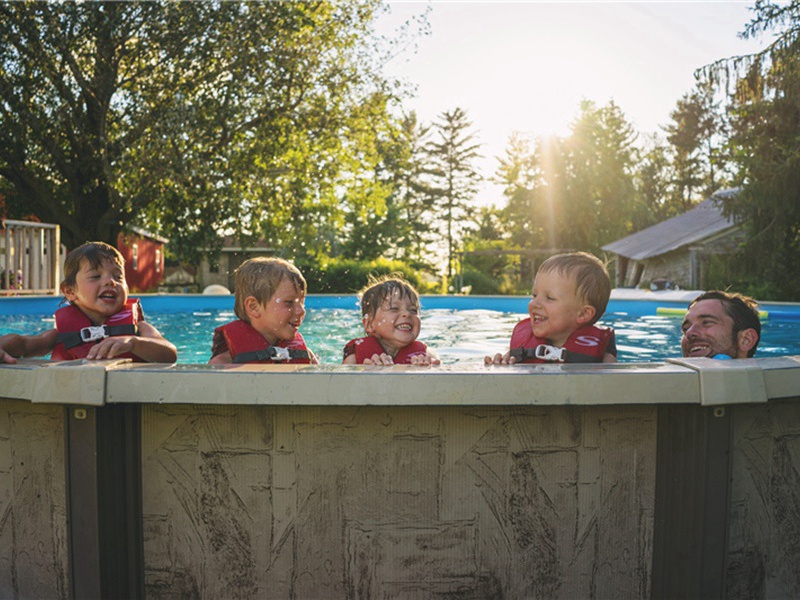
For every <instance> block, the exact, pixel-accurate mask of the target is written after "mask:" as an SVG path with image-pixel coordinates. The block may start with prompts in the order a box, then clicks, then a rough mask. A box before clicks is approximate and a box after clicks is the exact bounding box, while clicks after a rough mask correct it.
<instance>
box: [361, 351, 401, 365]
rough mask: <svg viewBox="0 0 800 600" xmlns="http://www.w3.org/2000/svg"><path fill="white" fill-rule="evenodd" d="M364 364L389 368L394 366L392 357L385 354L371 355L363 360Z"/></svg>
mask: <svg viewBox="0 0 800 600" xmlns="http://www.w3.org/2000/svg"><path fill="white" fill-rule="evenodd" d="M364 364H365V365H378V366H382V367H390V366H392V365H393V364H394V359H392V357H391V356H390V355H388V354H386V353H382V354H373V355H372V357H370V358H365V359H364Z"/></svg>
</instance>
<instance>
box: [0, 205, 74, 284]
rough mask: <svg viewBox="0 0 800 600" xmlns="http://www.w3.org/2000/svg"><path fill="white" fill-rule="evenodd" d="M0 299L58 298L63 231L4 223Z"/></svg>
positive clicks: (44, 225) (0, 244)
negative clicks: (44, 296)
mask: <svg viewBox="0 0 800 600" xmlns="http://www.w3.org/2000/svg"><path fill="white" fill-rule="evenodd" d="M3 229H4V231H3V232H2V233H0V296H11V295H13V296H16V295H20V294H58V293H59V284H60V282H61V260H60V247H61V229H60V228H59V226H58V225H53V224H51V223H35V222H32V221H12V220H8V219H6V220H4V221H3Z"/></svg>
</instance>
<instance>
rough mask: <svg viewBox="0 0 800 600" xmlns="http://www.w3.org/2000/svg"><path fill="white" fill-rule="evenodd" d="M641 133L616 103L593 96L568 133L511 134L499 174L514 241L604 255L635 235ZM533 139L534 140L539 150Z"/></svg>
mask: <svg viewBox="0 0 800 600" xmlns="http://www.w3.org/2000/svg"><path fill="white" fill-rule="evenodd" d="M635 140H636V132H635V131H634V129H633V127H632V126H631V125H630V123H628V121H627V120H626V119H625V117H624V115H623V114H622V111H621V110H620V108H619V107H618V106H617V105H615V104H614V103H613V102H611V103H609V104H608V105H607V106H604V107H600V108H598V107H596V106H595V105H594V103H592V102H588V101H585V102H583V103H582V105H581V109H580V113H579V115H578V117H577V118H576V120H575V122H574V123H573V125H572V131H571V133H570V135H569V136H568V137H566V138H564V139H560V138H556V137H554V138H550V139H536V140H525V139H523V138H521V137H519V136H517V137H514V138H512V139H511V146H510V148H509V150H508V152H507V154H506V158H505V160H503V161H501V166H500V169H499V171H498V179H499V180H500V181H501V183H502V184H503V185H504V186H505V191H504V194H505V196H506V198H507V199H508V204H507V206H506V209H505V212H504V216H505V218H506V219H507V228H508V230H509V232H510V240H511V241H512V242H513V243H514V244H515V245H518V246H519V247H521V248H524V249H530V250H532V249H541V248H551V249H553V250H555V249H575V250H585V251H589V252H594V253H598V252H599V251H600V247H601V246H602V245H603V244H605V243H608V242H611V241H613V240H615V239H618V238H620V237H622V236H624V235H627V234H629V233H632V231H633V223H634V216H635V215H636V214H637V212H638V211H640V210H641V202H640V201H639V198H638V196H637V194H636V188H635V185H634V170H635V169H634V167H635V164H636V158H637V151H636V147H635V145H634V142H635ZM531 145H532V146H533V147H532V148H531Z"/></svg>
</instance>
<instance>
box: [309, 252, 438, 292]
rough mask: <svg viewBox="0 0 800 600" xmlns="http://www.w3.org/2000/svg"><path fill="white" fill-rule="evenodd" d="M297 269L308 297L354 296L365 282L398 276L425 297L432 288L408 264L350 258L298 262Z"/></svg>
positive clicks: (419, 272) (383, 259) (420, 273)
mask: <svg viewBox="0 0 800 600" xmlns="http://www.w3.org/2000/svg"><path fill="white" fill-rule="evenodd" d="M296 264H297V267H298V268H299V269H300V271H301V272H302V273H303V276H304V277H305V278H306V281H307V282H308V289H309V292H310V293H312V294H354V293H356V292H358V291H359V290H361V289H362V288H363V287H364V286H366V285H367V282H368V281H369V278H370V277H371V276H373V277H380V276H381V275H388V274H390V273H399V274H400V275H402V276H403V277H404V278H405V279H406V280H407V281H408V282H409V283H411V284H412V285H413V286H414V287H415V288H416V289H417V291H418V292H420V293H421V294H422V293H428V292H430V291H431V289H432V284H431V283H429V282H428V281H427V280H426V279H424V278H423V275H422V273H424V271H423V272H421V271H420V270H418V269H416V268H415V267H414V266H412V265H409V264H408V263H405V262H401V261H397V260H388V259H386V258H376V259H374V260H369V261H359V260H354V259H350V258H327V257H325V258H322V259H317V260H314V259H310V258H306V259H304V260H299V261H297V262H296Z"/></svg>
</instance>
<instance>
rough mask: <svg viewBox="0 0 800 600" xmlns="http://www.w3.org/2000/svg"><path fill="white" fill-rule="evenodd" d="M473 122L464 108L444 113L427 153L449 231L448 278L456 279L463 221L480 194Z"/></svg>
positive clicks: (442, 219) (440, 213) (441, 216)
mask: <svg viewBox="0 0 800 600" xmlns="http://www.w3.org/2000/svg"><path fill="white" fill-rule="evenodd" d="M471 127H472V122H470V121H469V119H468V118H467V113H466V112H465V111H464V110H463V109H461V108H455V109H454V110H452V111H445V112H443V113H442V114H441V115H440V116H439V120H438V121H436V122H435V123H434V130H435V133H436V139H434V140H433V141H431V142H430V143H429V144H428V147H427V151H428V156H429V158H430V161H431V164H432V165H433V172H432V175H433V187H434V188H436V190H437V192H438V196H439V198H440V200H439V202H438V207H437V208H436V212H437V215H438V218H439V221H440V222H442V223H443V224H444V226H445V228H446V231H447V233H446V235H445V238H446V241H447V279H448V281H450V280H451V279H452V276H453V260H454V256H455V251H456V245H457V243H458V240H459V238H460V235H461V232H462V225H461V220H462V218H463V217H464V215H465V214H466V212H467V211H468V209H469V204H470V202H471V201H473V200H474V198H475V194H476V192H477V191H478V183H479V182H480V180H481V175H480V174H479V173H478V171H477V169H476V167H475V164H474V163H475V160H477V159H478V158H480V154H479V153H478V150H479V148H480V144H479V143H478V142H476V141H475V140H476V134H475V133H474V132H471V131H470V129H471Z"/></svg>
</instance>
